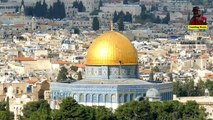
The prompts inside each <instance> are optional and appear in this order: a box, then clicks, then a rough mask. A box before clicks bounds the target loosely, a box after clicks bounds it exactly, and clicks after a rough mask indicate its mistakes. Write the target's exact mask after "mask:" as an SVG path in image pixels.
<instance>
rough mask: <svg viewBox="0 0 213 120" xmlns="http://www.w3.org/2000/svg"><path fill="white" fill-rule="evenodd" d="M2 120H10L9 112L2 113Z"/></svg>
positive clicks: (0, 112) (0, 117) (0, 116)
mask: <svg viewBox="0 0 213 120" xmlns="http://www.w3.org/2000/svg"><path fill="white" fill-rule="evenodd" d="M0 120H10V118H9V114H8V112H7V111H0Z"/></svg>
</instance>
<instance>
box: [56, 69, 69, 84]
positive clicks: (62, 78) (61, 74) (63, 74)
mask: <svg viewBox="0 0 213 120" xmlns="http://www.w3.org/2000/svg"><path fill="white" fill-rule="evenodd" d="M67 75H68V71H67V69H66V68H65V67H64V66H63V67H61V69H60V71H59V73H58V77H57V81H66V80H67Z"/></svg>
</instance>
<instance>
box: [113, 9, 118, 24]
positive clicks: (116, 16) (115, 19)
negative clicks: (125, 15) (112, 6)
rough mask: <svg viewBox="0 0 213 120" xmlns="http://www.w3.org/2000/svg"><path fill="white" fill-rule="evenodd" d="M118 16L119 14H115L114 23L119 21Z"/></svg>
mask: <svg viewBox="0 0 213 120" xmlns="http://www.w3.org/2000/svg"><path fill="white" fill-rule="evenodd" d="M118 19H119V18H118V14H117V12H116V11H115V12H114V14H113V23H115V22H117V21H118Z"/></svg>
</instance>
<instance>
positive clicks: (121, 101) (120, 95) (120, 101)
mask: <svg viewBox="0 0 213 120" xmlns="http://www.w3.org/2000/svg"><path fill="white" fill-rule="evenodd" d="M119 103H123V95H122V94H119Z"/></svg>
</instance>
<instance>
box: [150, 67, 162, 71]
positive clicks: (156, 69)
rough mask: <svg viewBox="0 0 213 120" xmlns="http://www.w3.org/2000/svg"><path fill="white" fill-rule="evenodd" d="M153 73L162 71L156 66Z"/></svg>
mask: <svg viewBox="0 0 213 120" xmlns="http://www.w3.org/2000/svg"><path fill="white" fill-rule="evenodd" d="M152 71H153V72H160V69H159V67H158V66H155V67H153V68H152Z"/></svg>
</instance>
